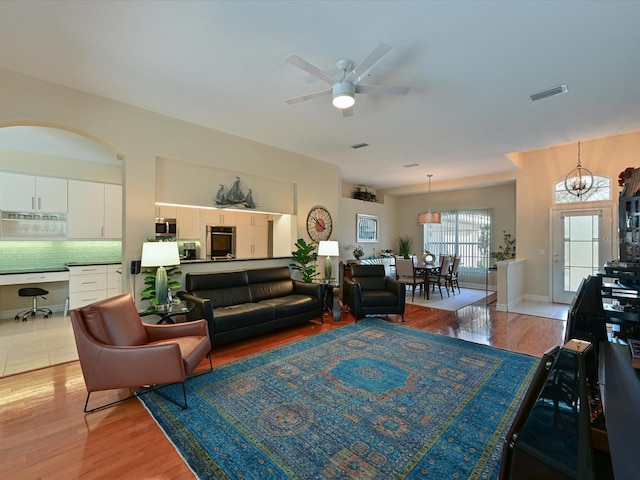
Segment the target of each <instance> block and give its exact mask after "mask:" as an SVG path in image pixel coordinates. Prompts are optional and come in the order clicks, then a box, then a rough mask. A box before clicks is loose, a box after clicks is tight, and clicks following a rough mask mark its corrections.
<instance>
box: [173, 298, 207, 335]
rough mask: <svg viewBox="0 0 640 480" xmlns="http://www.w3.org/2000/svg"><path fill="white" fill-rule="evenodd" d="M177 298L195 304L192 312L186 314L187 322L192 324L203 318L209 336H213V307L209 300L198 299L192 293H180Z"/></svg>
mask: <svg viewBox="0 0 640 480" xmlns="http://www.w3.org/2000/svg"><path fill="white" fill-rule="evenodd" d="M179 296H180V298H181V299H182V300H188V301H190V302H193V303H194V304H195V306H194V307H193V310H191V311H190V312H188V313H187V322H193V321H195V320H200V319H202V318H203V319H205V320H206V321H207V323H208V324H209V335H213V334H214V333H215V328H214V322H213V305H212V304H211V300H209V299H208V298H202V297H198V296H197V295H193V294H192V293H184V292H181V293H180V294H179Z"/></svg>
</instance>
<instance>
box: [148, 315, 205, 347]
mask: <svg viewBox="0 0 640 480" xmlns="http://www.w3.org/2000/svg"><path fill="white" fill-rule="evenodd" d="M143 325H144V329H145V330H146V332H147V338H149V341H151V342H156V341H158V340H166V339H170V338H176V337H190V336H192V337H208V336H209V331H208V329H207V321H206V320H204V319H200V320H195V321H193V322H188V323H177V324H175V325H150V324H143Z"/></svg>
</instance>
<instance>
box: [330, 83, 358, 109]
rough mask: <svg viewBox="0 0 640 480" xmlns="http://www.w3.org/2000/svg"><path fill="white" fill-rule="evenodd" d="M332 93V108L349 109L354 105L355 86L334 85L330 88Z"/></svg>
mask: <svg viewBox="0 0 640 480" xmlns="http://www.w3.org/2000/svg"><path fill="white" fill-rule="evenodd" d="M331 90H332V92H333V106H334V107H336V108H340V109H343V108H351V107H353V104H354V103H356V99H355V97H354V95H355V93H356V86H355V85H354V84H353V83H351V82H340V83H336V84H335V85H334V86H333V87H332V89H331Z"/></svg>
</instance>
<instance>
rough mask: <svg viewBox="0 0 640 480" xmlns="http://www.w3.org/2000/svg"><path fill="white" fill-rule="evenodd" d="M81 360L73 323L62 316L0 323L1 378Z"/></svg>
mask: <svg viewBox="0 0 640 480" xmlns="http://www.w3.org/2000/svg"><path fill="white" fill-rule="evenodd" d="M77 359H78V352H77V350H76V342H75V340H74V338H73V330H72V328H71V320H70V319H69V317H63V316H62V314H61V313H54V315H53V317H49V318H42V316H41V315H38V316H37V317H34V318H29V320H28V321H26V322H22V321H16V320H14V319H13V318H10V319H2V320H0V376H6V375H12V374H14V373H20V372H26V371H28V370H34V369H37V368H42V367H48V366H49V365H56V364H58V363H64V362H70V361H72V360H77Z"/></svg>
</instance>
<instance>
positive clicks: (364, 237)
mask: <svg viewBox="0 0 640 480" xmlns="http://www.w3.org/2000/svg"><path fill="white" fill-rule="evenodd" d="M378 227H379V225H378V217H376V216H375V215H364V214H362V213H357V214H356V241H357V242H358V243H365V242H377V241H378Z"/></svg>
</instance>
